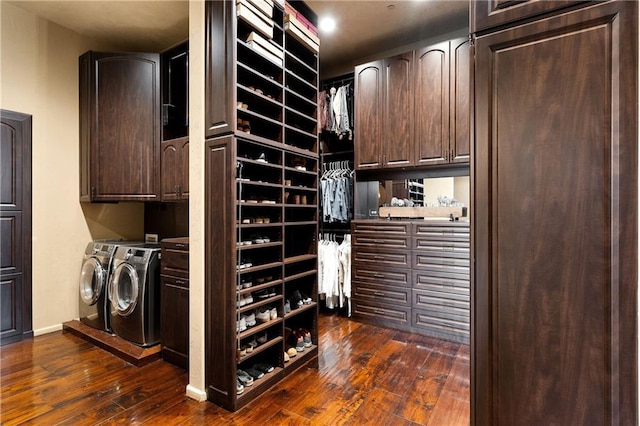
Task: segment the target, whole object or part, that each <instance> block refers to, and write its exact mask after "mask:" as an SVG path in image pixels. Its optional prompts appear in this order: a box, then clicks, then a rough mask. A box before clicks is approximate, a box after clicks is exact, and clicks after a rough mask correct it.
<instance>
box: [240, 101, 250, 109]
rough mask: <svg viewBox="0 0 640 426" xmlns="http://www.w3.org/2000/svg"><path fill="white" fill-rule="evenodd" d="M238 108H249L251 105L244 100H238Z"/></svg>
mask: <svg viewBox="0 0 640 426" xmlns="http://www.w3.org/2000/svg"><path fill="white" fill-rule="evenodd" d="M238 108H239V109H249V105H247V104H245V103H244V102H240V101H238Z"/></svg>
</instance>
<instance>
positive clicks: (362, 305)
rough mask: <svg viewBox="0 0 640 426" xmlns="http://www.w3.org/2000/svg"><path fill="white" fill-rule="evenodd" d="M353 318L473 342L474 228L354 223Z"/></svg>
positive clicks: (462, 224)
mask: <svg viewBox="0 0 640 426" xmlns="http://www.w3.org/2000/svg"><path fill="white" fill-rule="evenodd" d="M352 232H353V237H352V238H353V249H352V259H353V272H352V279H353V284H352V285H353V317H354V318H355V319H358V320H361V321H365V322H369V323H373V324H379V325H384V326H389V327H393V328H398V329H401V330H408V331H413V332H416V333H420V334H425V335H429V336H434V337H438V338H444V339H448V340H454V341H458V342H469V322H470V309H469V301H470V294H469V276H470V272H469V224H468V223H465V222H455V223H454V222H447V221H429V222H423V221H421V222H420V223H416V222H399V221H398V222H396V221H378V220H368V221H366V220H362V221H354V222H352Z"/></svg>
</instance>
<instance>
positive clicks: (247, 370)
mask: <svg viewBox="0 0 640 426" xmlns="http://www.w3.org/2000/svg"><path fill="white" fill-rule="evenodd" d="M241 371H244V372H245V373H247V374H249V376H251V377H253V379H254V380H256V379H261V378H263V377H264V373H263V372H262V371H260V370H258V369H257V368H255V367H254V366H251V367H244V368H243V370H241Z"/></svg>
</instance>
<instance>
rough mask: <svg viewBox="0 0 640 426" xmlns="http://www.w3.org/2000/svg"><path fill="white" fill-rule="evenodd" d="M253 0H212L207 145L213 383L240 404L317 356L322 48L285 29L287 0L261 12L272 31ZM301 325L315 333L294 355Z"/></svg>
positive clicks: (220, 398) (208, 375)
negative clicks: (251, 374) (246, 380)
mask: <svg viewBox="0 0 640 426" xmlns="http://www.w3.org/2000/svg"><path fill="white" fill-rule="evenodd" d="M292 5H293V7H295V8H296V9H298V11H299V12H302V13H304V14H305V16H308V17H309V19H310V20H311V21H315V17H314V16H313V15H311V14H310V13H309V12H310V11H308V10H307V9H306V8H305V5H304V4H303V3H298V2H295V3H293V4H292ZM245 6H249V7H253V6H251V4H249V3H246V2H245V1H239V2H237V3H236V2H235V1H225V2H222V1H209V2H207V3H206V10H207V27H208V36H207V57H208V59H207V71H206V72H207V76H206V81H207V90H206V93H207V114H206V116H207V120H208V122H209V126H208V130H207V136H211V135H216V137H214V138H210V139H208V140H207V141H206V154H205V155H206V160H205V163H206V211H207V230H206V264H207V269H206V282H207V286H206V294H205V312H206V324H207V328H206V330H205V340H206V343H205V357H206V359H205V363H206V366H205V370H206V371H205V383H206V386H207V396H208V399H209V400H210V401H212V402H214V403H216V404H218V405H221V406H222V407H225V408H226V409H228V410H232V411H235V410H237V409H239V408H241V407H242V406H244V405H245V404H247V403H249V402H250V401H252V400H253V399H254V398H256V397H257V396H259V395H260V394H262V393H263V392H264V391H266V390H267V389H268V388H269V387H271V386H272V385H273V384H275V383H277V382H278V381H279V380H281V379H282V378H284V377H286V376H287V375H289V374H292V373H293V372H295V371H296V370H297V369H299V368H301V367H302V366H304V365H308V364H316V365H317V358H318V346H317V344H318V341H317V339H318V336H317V332H318V330H317V312H318V305H317V301H316V298H317V232H318V225H317V224H318V221H317V210H318V205H317V201H318V184H317V179H318V177H317V173H318V153H317V133H316V128H317V111H316V109H317V103H316V98H317V92H318V90H317V88H318V56H317V54H316V53H315V52H313V51H312V50H310V49H309V48H307V46H306V45H304V44H303V43H301V42H299V41H298V39H297V38H296V37H294V36H292V35H291V34H290V33H289V31H288V30H285V29H284V28H285V25H284V22H285V19H286V14H285V13H284V11H283V10H282V9H280V8H279V7H278V6H277V5H274V7H273V8H270V7H266V8H265V9H267V11H269V12H271V13H267V14H266V15H263V17H264V18H265V19H263V20H262V21H260V22H268V23H269V25H268V27H269V28H270V29H271V30H272V34H271V33H269V35H270V37H269V36H267V34H264V33H263V32H261V31H258V29H257V27H256V26H254V25H256V22H255V21H251V20H249V21H247V20H246V17H243V16H241V15H242V14H243V13H244V12H243V8H244V7H245ZM245 12H246V10H245ZM260 13H262V12H260ZM221 28H224V30H221ZM229 43H230V44H231V49H230V48H229ZM230 52H233V54H231V53H230ZM216 73H218V74H216ZM223 93H226V94H227V95H225V96H222V94H223ZM225 133H226V134H225ZM299 296H303V297H304V296H307V297H308V298H307V297H304V299H305V300H304V301H301V302H300V306H299V305H298V300H299ZM265 312H267V314H266V317H265V315H264V313H265ZM301 329H304V330H306V331H307V332H309V333H310V339H311V341H308V342H307V346H305V348H304V350H301V351H300V352H297V351H296V353H295V356H294V357H291V358H289V359H287V358H285V356H284V354H285V352H286V351H287V350H288V349H289V348H290V347H291V346H290V345H291V344H292V339H291V336H292V335H293V333H297V332H298V331H299V330H301ZM293 343H294V344H295V342H293ZM260 363H266V364H268V365H270V366H272V367H273V371H271V372H269V373H266V374H265V375H264V376H263V377H259V378H255V379H254V382H253V385H251V386H246V387H245V388H244V389H243V390H242V391H241V392H240V393H237V390H236V387H237V380H238V373H239V372H241V371H245V370H247V369H250V368H251V367H253V366H254V365H256V364H260ZM240 374H241V373H240Z"/></svg>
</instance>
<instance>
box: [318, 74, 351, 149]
mask: <svg viewBox="0 0 640 426" xmlns="http://www.w3.org/2000/svg"><path fill="white" fill-rule="evenodd" d="M325 107H326V110H325ZM353 108H354V99H353V84H352V83H347V84H345V85H342V86H338V87H337V88H336V87H331V88H330V89H329V93H327V92H326V91H324V90H323V91H321V92H319V93H318V111H319V114H320V123H319V126H318V127H319V128H320V129H322V130H325V131H328V132H331V133H335V134H336V135H338V138H339V139H344V138H347V139H349V140H352V139H353ZM325 111H326V120H325V119H324V117H325V116H324V113H325Z"/></svg>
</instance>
